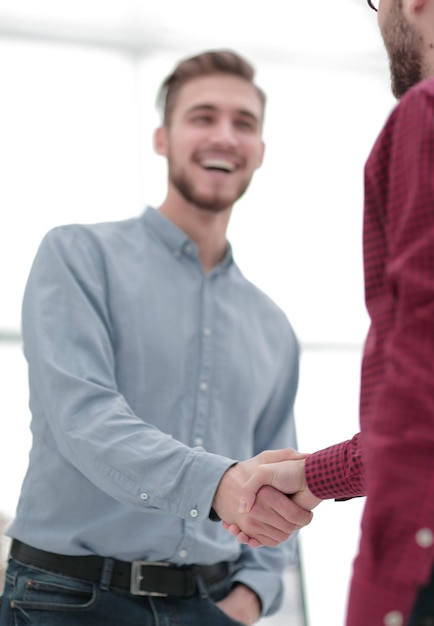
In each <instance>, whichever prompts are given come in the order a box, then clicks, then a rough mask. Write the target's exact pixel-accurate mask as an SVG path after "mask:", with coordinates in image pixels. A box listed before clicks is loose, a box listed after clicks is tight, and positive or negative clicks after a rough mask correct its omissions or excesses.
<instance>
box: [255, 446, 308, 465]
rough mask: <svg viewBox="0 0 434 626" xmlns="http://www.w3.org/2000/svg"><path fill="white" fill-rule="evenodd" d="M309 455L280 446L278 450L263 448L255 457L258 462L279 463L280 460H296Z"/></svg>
mask: <svg viewBox="0 0 434 626" xmlns="http://www.w3.org/2000/svg"><path fill="white" fill-rule="evenodd" d="M307 456H309V453H307V452H299V451H298V450H295V449H294V448H282V449H280V450H265V451H264V452H260V453H259V454H258V456H257V457H254V458H256V459H257V460H258V461H259V462H260V464H263V463H280V462H281V461H296V460H299V459H305V458H306V457H307Z"/></svg>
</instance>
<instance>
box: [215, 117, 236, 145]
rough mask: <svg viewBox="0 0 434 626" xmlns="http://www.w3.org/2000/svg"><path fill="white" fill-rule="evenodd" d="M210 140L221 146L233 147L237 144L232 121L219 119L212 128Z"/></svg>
mask: <svg viewBox="0 0 434 626" xmlns="http://www.w3.org/2000/svg"><path fill="white" fill-rule="evenodd" d="M211 140H212V141H213V142H214V143H215V144H217V145H222V146H235V145H236V144H237V134H236V132H235V128H234V126H233V124H232V121H231V120H229V119H220V120H218V122H217V123H216V124H214V125H213V127H212V133H211Z"/></svg>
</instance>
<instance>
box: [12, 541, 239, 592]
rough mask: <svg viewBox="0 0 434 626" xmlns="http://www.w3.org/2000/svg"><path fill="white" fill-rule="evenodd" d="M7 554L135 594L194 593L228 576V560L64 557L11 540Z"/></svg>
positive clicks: (71, 575) (50, 569)
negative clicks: (198, 562) (182, 561)
mask: <svg viewBox="0 0 434 626" xmlns="http://www.w3.org/2000/svg"><path fill="white" fill-rule="evenodd" d="M10 556H11V557H12V558H13V559H16V560H17V561H20V562H21V563H24V564H25V565H33V566H34V567H39V568H41V569H45V570H48V571H50V572H53V573H56V574H63V575H64V576H70V577H71V578H79V579H81V580H86V581H89V582H94V583H100V584H101V582H102V581H104V586H105V587H107V588H108V587H117V588H118V589H127V590H128V591H130V593H132V594H133V595H139V596H178V597H190V596H194V595H196V594H197V593H198V592H199V591H200V590H201V589H200V585H201V583H202V582H203V583H204V584H205V585H207V586H208V585H212V584H213V583H216V582H219V581H220V580H223V579H224V578H226V577H227V576H228V575H229V566H228V563H225V562H222V563H216V564H215V565H185V566H181V567H178V566H176V565H172V564H171V563H166V562H158V563H151V562H148V561H133V562H132V563H127V562H125V561H118V560H116V559H110V558H104V557H101V556H67V555H62V554H54V553H53V552H45V550H37V549H36V548H32V547H31V546H28V545H26V544H25V543H21V541H17V540H16V539H14V540H13V541H12V546H11V551H10Z"/></svg>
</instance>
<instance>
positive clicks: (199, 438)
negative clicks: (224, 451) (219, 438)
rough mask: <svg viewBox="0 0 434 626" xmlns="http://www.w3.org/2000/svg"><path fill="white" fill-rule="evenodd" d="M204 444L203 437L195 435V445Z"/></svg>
mask: <svg viewBox="0 0 434 626" xmlns="http://www.w3.org/2000/svg"><path fill="white" fill-rule="evenodd" d="M202 444H203V439H202V437H195V438H194V445H195V446H201V445H202Z"/></svg>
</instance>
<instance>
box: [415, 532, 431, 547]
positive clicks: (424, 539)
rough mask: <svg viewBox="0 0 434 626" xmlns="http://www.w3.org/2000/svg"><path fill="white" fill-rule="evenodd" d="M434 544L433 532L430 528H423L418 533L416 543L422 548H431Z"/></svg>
mask: <svg viewBox="0 0 434 626" xmlns="http://www.w3.org/2000/svg"><path fill="white" fill-rule="evenodd" d="M433 542H434V537H433V533H432V530H431V529H429V528H421V529H420V530H418V531H417V533H416V543H417V545H418V546H420V547H421V548H430V547H431V546H432V544H433Z"/></svg>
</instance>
